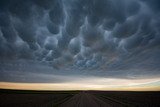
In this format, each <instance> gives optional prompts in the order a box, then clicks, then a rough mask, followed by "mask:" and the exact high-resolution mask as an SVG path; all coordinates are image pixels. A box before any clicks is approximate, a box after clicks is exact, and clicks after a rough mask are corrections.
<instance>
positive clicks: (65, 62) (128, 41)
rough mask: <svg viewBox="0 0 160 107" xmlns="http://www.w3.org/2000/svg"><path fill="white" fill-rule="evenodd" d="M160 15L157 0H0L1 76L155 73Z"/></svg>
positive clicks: (159, 47)
mask: <svg viewBox="0 0 160 107" xmlns="http://www.w3.org/2000/svg"><path fill="white" fill-rule="evenodd" d="M117 3H118V4H117ZM159 17H160V6H159V0H152V1H151V0H92V1H90V0H67V1H66V0H27V1H21V0H14V1H13V0H1V2H0V73H1V74H2V75H1V77H2V78H1V81H20V82H25V81H29V79H23V76H24V74H25V75H27V76H26V77H25V76H24V78H32V79H31V80H33V81H38V80H35V79H34V77H32V76H30V75H31V74H30V73H34V74H35V75H36V73H37V74H38V73H39V72H40V73H42V74H46V73H48V74H52V75H56V73H59V74H58V75H70V74H71V73H73V74H74V75H94V76H100V77H101V76H103V77H114V78H147V77H155V76H159V75H160V72H159V71H160V67H159V64H160V18H159ZM13 63H14V64H13ZM33 63H34V64H33ZM42 65H43V66H42ZM27 66H29V67H27ZM8 67H9V68H8ZM39 67H40V68H41V67H43V69H40V68H39ZM11 68H12V69H11ZM142 76H144V77H142ZM9 77H10V78H9ZM40 78H41V76H40ZM56 80H58V78H55V79H53V80H52V81H56ZM39 81H42V82H43V81H44V82H46V81H47V79H46V80H45V79H42V80H40V79H39ZM48 81H49V82H52V81H51V80H48ZM60 81H61V80H60Z"/></svg>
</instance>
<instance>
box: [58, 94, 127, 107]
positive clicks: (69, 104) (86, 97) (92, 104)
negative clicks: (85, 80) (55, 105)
mask: <svg viewBox="0 0 160 107" xmlns="http://www.w3.org/2000/svg"><path fill="white" fill-rule="evenodd" d="M60 107H124V106H122V105H119V104H115V102H112V101H109V100H105V101H103V100H101V99H99V98H97V97H96V96H94V95H92V94H89V93H86V92H80V93H78V94H76V95H75V96H73V97H72V98H70V99H69V100H68V101H66V102H64V103H63V104H61V105H60Z"/></svg>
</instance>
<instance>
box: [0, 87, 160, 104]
mask: <svg viewBox="0 0 160 107" xmlns="http://www.w3.org/2000/svg"><path fill="white" fill-rule="evenodd" d="M0 107H160V92H134V91H133V92H132V91H27V90H4V89H1V90H0Z"/></svg>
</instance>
